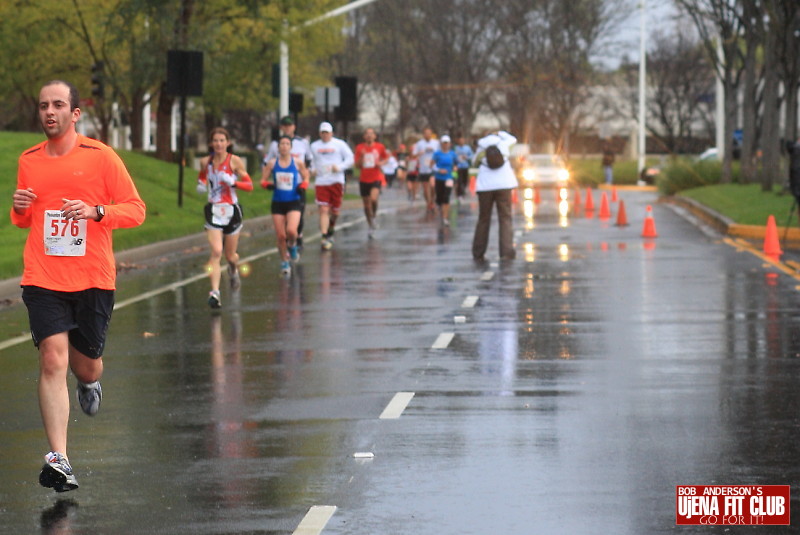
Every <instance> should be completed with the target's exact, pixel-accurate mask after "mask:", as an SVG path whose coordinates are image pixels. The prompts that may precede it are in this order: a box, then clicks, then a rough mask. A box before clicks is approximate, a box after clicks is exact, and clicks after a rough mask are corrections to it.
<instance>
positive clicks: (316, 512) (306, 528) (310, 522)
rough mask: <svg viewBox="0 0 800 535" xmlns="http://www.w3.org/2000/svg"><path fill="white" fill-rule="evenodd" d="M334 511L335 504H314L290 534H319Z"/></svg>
mask: <svg viewBox="0 0 800 535" xmlns="http://www.w3.org/2000/svg"><path fill="white" fill-rule="evenodd" d="M335 512H336V506H335V505H315V506H313V507H311V509H309V510H308V512H307V513H306V516H304V517H303V520H301V521H300V524H298V525H297V529H296V530H294V532H293V534H292V535H319V534H320V533H322V530H323V529H325V526H326V525H327V524H328V521H329V520H330V519H331V517H332V516H333V513H335Z"/></svg>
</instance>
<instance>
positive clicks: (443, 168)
mask: <svg viewBox="0 0 800 535" xmlns="http://www.w3.org/2000/svg"><path fill="white" fill-rule="evenodd" d="M441 143H442V148H441V149H439V150H437V151H436V152H434V153H433V171H434V177H435V179H436V185H435V190H436V191H435V193H436V206H438V207H439V212H440V213H439V215H440V216H441V218H442V220H441V221H442V225H443V226H445V227H447V226H450V219H449V218H450V194H451V193H452V191H453V171H455V167H456V163H457V156H456V153H455V151H453V149H452V148H450V136H442V139H441Z"/></svg>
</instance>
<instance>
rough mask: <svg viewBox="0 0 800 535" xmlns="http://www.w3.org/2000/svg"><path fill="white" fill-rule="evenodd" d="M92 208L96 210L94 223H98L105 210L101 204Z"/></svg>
mask: <svg viewBox="0 0 800 535" xmlns="http://www.w3.org/2000/svg"><path fill="white" fill-rule="evenodd" d="M94 208H95V210H97V219H95V221H97V222H98V223H99V222H100V221H102V220H103V218H104V217H105V216H106V208H105V206H103V205H102V204H98V205H97V206H95V207H94Z"/></svg>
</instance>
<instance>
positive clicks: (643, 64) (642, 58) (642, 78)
mask: <svg viewBox="0 0 800 535" xmlns="http://www.w3.org/2000/svg"><path fill="white" fill-rule="evenodd" d="M639 5H640V7H641V10H642V13H641V15H642V18H641V22H640V28H639V30H640V35H639V151H638V152H639V165H638V170H639V179H640V180H641V177H642V171H643V170H644V167H645V161H644V158H645V155H646V152H647V136H646V133H645V121H646V120H647V111H646V109H645V107H646V99H645V89H646V88H647V83H646V81H647V80H646V79H647V46H646V40H647V38H646V35H645V28H646V24H645V21H646V18H647V0H641V4H639Z"/></svg>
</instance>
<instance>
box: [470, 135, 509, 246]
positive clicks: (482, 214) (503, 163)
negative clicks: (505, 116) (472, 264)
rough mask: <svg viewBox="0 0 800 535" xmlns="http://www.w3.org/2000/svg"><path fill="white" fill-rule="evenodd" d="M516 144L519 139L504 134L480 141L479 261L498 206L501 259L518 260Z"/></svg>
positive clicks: (476, 243) (476, 239)
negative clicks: (514, 197)
mask: <svg viewBox="0 0 800 535" xmlns="http://www.w3.org/2000/svg"><path fill="white" fill-rule="evenodd" d="M516 142H517V138H515V137H514V136H512V135H511V134H509V133H508V132H504V131H499V132H494V133H490V134H488V135H486V136H484V137H483V138H481V139H480V140H479V141H478V151H477V154H476V155H475V162H474V164H475V166H476V167H478V179H477V183H476V188H475V190H476V191H477V193H478V223H477V224H476V226H475V235H474V237H473V239H472V257H473V258H474V259H475V260H477V261H483V260H484V255H485V254H486V247H487V246H488V245H489V229H490V226H491V222H492V208H493V207H494V206H497V221H498V227H499V234H498V237H499V242H500V243H499V246H500V259H501V260H512V259H514V258H515V257H516V252H515V251H514V229H513V221H512V215H511V192H512V190H513V189H514V188H516V187H517V185H518V184H517V177H516V175H515V174H514V169H512V168H511V163H510V162H509V160H508V157H509V155H510V154H511V146H512V145H514V144H515V143H516ZM498 151H499V154H497V152H498Z"/></svg>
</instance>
